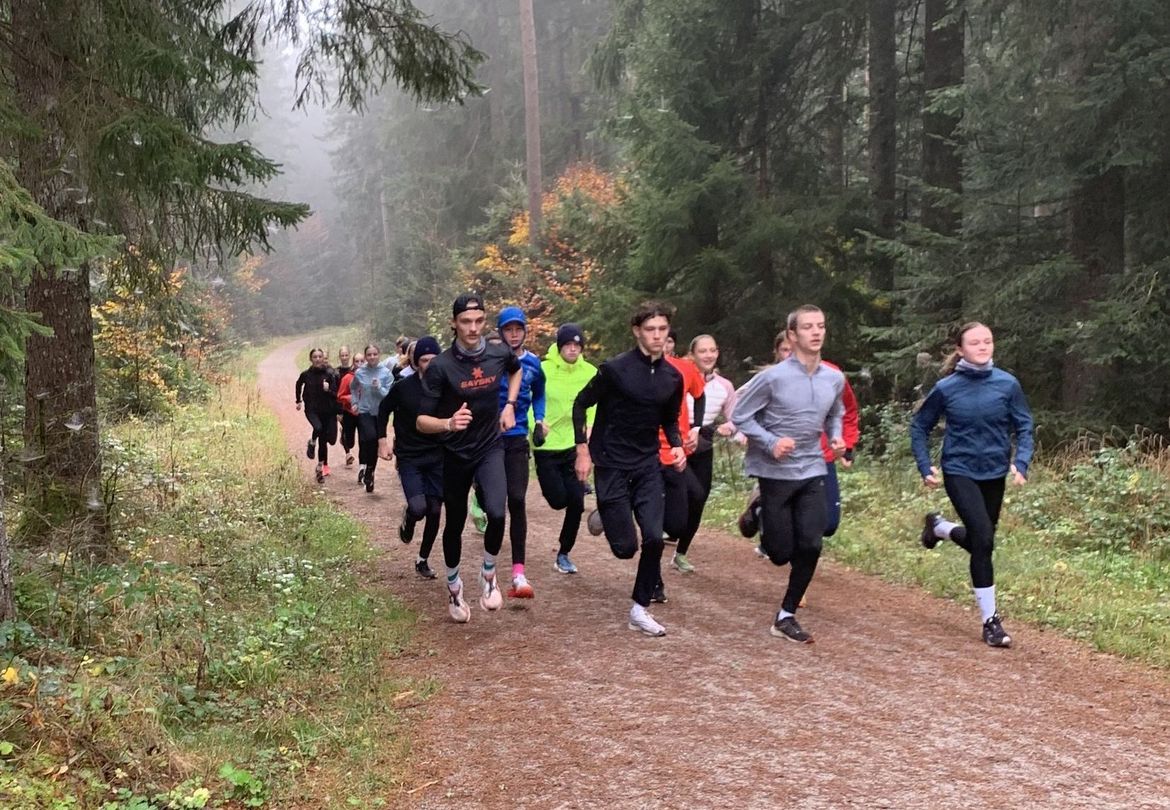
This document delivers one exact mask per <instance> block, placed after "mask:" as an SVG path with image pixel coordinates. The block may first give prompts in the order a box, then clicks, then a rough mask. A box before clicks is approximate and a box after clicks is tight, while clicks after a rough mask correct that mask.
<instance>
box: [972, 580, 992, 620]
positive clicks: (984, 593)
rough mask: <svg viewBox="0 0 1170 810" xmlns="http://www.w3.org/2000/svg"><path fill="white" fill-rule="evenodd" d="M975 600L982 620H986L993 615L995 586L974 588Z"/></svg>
mask: <svg viewBox="0 0 1170 810" xmlns="http://www.w3.org/2000/svg"><path fill="white" fill-rule="evenodd" d="M975 601H976V602H978V603H979V612H980V614H982V616H983V621H985V622H986V621H987V620H988V619H990V618H991V617H992V616H994V615H995V586H994V585H991V586H989V587H987V588H976V589H975Z"/></svg>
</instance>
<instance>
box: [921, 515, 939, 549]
mask: <svg viewBox="0 0 1170 810" xmlns="http://www.w3.org/2000/svg"><path fill="white" fill-rule="evenodd" d="M940 520H942V515H940V514H939V513H938V512H927V513H926V517H925V518H924V519H923V521H922V538H921V540H922V546H923V548H934V547H935V546H937V545H938V544H939V543H941V542H942V541H941V540H939V538H938V537H936V536H935V534H934V526H935V524H936V523H938V522H939V521H940Z"/></svg>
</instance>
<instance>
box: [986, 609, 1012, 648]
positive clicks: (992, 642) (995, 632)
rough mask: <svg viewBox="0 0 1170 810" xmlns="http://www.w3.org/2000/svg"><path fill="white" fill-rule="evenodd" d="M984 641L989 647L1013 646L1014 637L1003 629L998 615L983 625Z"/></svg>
mask: <svg viewBox="0 0 1170 810" xmlns="http://www.w3.org/2000/svg"><path fill="white" fill-rule="evenodd" d="M983 640H984V641H985V642H987V646H988V647H1010V646H1012V637H1011V636H1009V635H1008V634H1007V631H1005V630H1004V629H1003V625H1002V624H1001V623H1000V620H999V614H998V613H996V614H995V615H994V616H992V617H991V618H990V619H988V620H987V621H985V622H984V623H983Z"/></svg>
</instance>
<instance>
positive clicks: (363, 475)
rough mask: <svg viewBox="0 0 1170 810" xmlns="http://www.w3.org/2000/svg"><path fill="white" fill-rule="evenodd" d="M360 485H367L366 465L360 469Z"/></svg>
mask: <svg viewBox="0 0 1170 810" xmlns="http://www.w3.org/2000/svg"><path fill="white" fill-rule="evenodd" d="M358 483H359V484H364V483H366V465H365V464H363V465H362V466H360V467H358Z"/></svg>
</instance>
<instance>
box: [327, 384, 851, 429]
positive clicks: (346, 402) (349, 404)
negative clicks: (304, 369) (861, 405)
mask: <svg viewBox="0 0 1170 810" xmlns="http://www.w3.org/2000/svg"><path fill="white" fill-rule="evenodd" d="M351 382H353V372H352V371H351V372H349V373H348V374H346V375H345V376H344V377H342V378H341V384H340V385H339V386H337V401H338V402H340V403H341V407H342V408H345V412H346V413H349V414H353V415H354V416H357V410H356V409H355V408H354V404H353V395H352V394H350V392H349V384H350V383H351ZM845 386H846V390H848V386H849V383H845ZM850 396H852V394H850ZM854 407H855V413H854V417H853V423H854V425H856V424H857V416H856V406H854ZM845 418H846V419H848V418H849V412H848V411H846V412H845Z"/></svg>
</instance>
